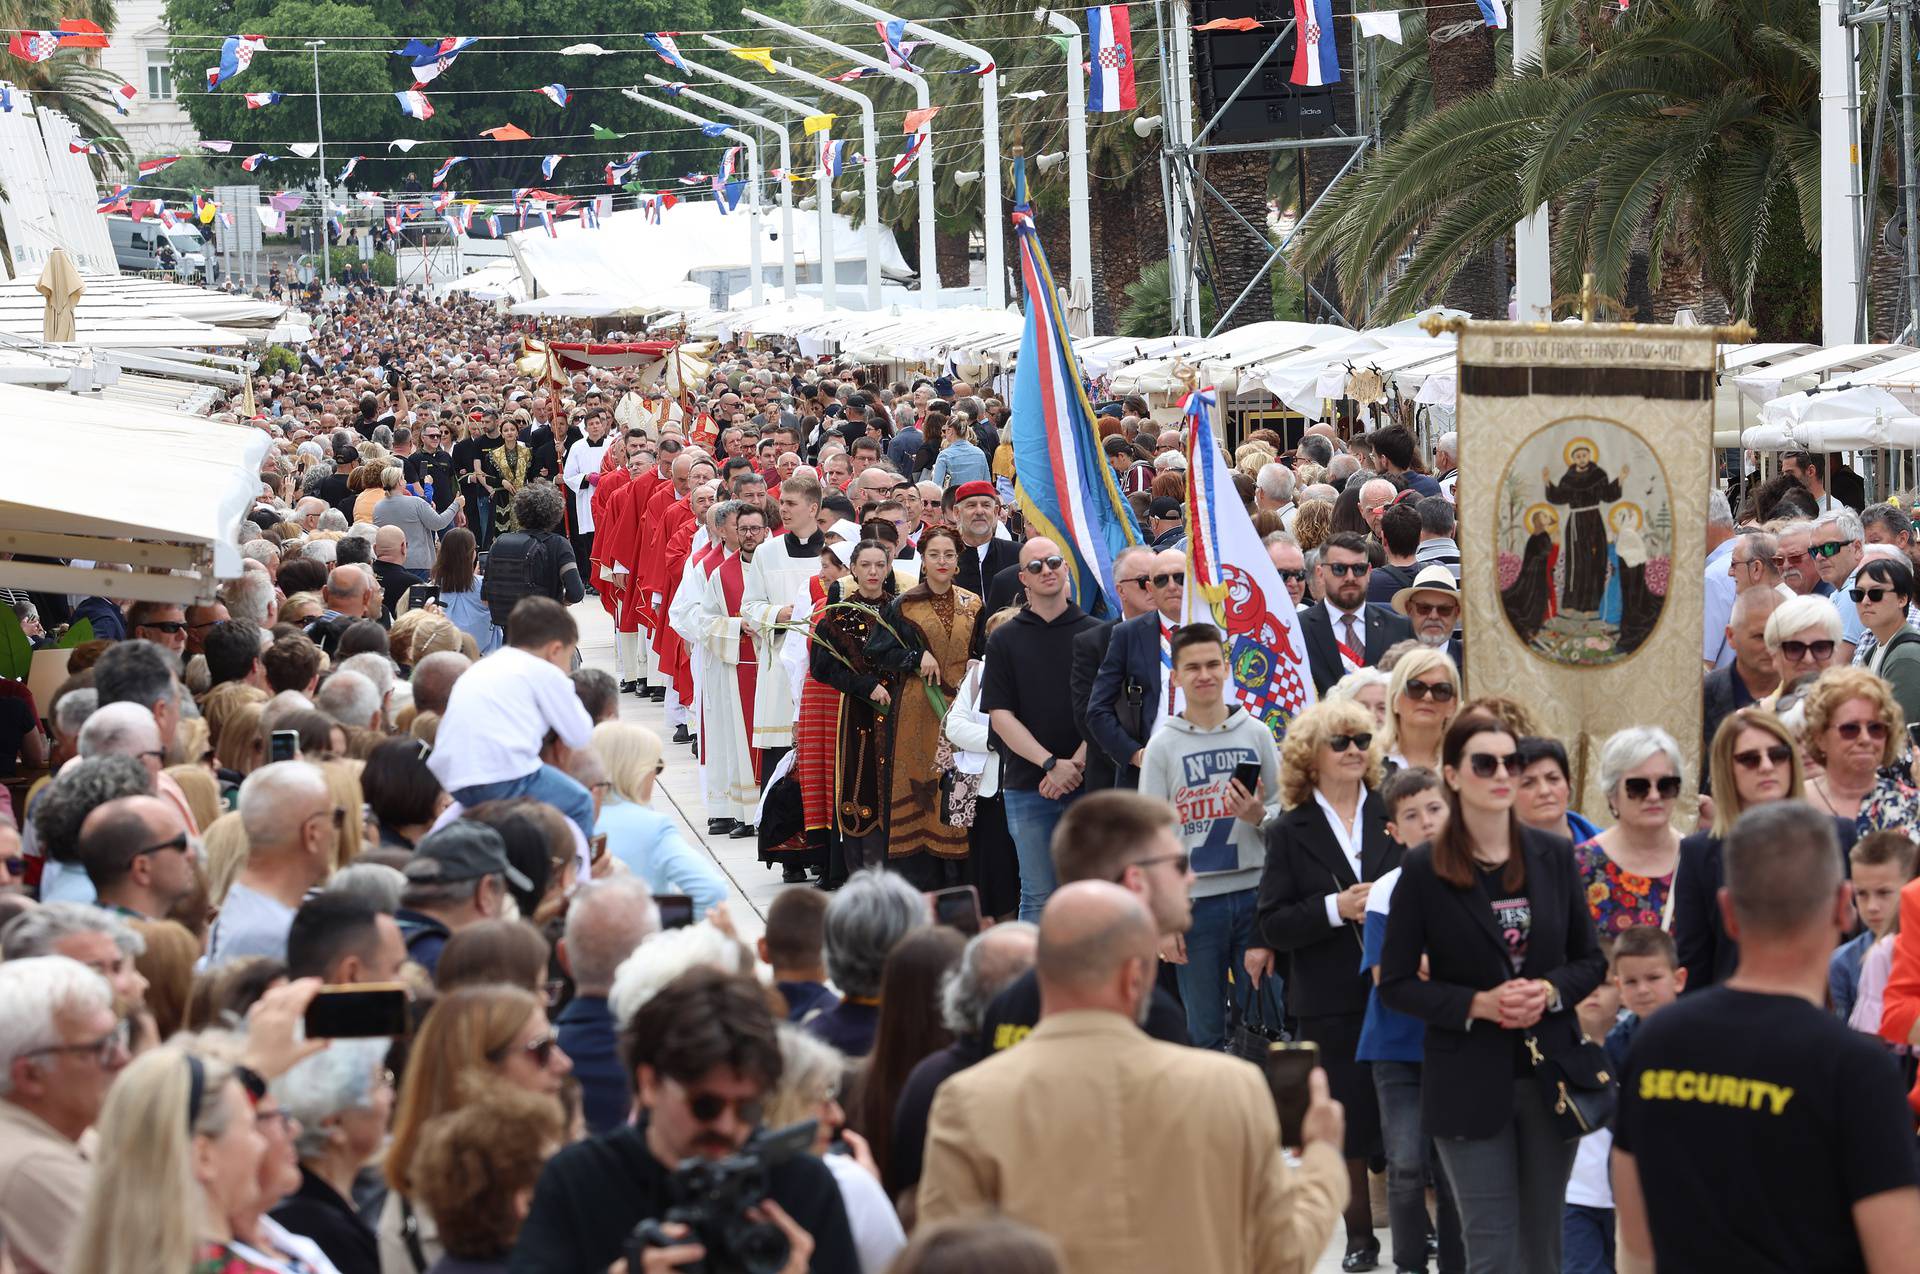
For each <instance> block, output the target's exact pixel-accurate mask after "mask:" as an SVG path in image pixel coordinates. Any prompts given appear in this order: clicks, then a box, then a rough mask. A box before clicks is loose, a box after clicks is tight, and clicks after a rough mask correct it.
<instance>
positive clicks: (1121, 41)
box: [1087, 4, 1139, 111]
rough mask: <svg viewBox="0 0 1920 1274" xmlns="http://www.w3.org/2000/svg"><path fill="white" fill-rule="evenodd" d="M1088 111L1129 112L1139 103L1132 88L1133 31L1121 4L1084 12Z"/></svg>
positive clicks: (1103, 6) (1097, 7) (1102, 6)
mask: <svg viewBox="0 0 1920 1274" xmlns="http://www.w3.org/2000/svg"><path fill="white" fill-rule="evenodd" d="M1087 47H1088V49H1090V50H1091V53H1092V55H1091V56H1090V57H1089V58H1088V59H1087V67H1088V72H1089V73H1088V76H1087V81H1088V83H1087V109H1088V110H1090V111H1130V110H1133V109H1134V107H1135V106H1137V105H1138V104H1139V102H1138V98H1137V97H1136V96H1135V94H1134V89H1133V30H1132V27H1131V25H1130V24H1129V23H1128V21H1127V6H1126V5H1124V4H1104V5H1096V6H1095V7H1093V8H1091V9H1088V10H1087Z"/></svg>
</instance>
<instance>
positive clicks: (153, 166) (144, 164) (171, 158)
mask: <svg viewBox="0 0 1920 1274" xmlns="http://www.w3.org/2000/svg"><path fill="white" fill-rule="evenodd" d="M179 162H180V156H178V155H162V156H161V157H160V158H158V159H146V160H142V161H141V163H140V175H141V176H142V177H151V176H153V175H154V174H155V173H157V172H162V171H164V170H166V169H168V168H171V167H173V166H174V165H175V164H177V163H179Z"/></svg>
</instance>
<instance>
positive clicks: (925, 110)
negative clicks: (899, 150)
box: [900, 106, 940, 133]
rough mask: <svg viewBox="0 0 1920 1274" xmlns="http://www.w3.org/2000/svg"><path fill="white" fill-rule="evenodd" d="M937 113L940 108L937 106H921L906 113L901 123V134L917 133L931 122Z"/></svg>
mask: <svg viewBox="0 0 1920 1274" xmlns="http://www.w3.org/2000/svg"><path fill="white" fill-rule="evenodd" d="M939 113H940V108H939V107H938V106H923V107H921V108H920V109H919V110H917V111H908V112H907V117H906V119H904V120H902V121H901V123H902V125H903V127H902V128H901V129H900V131H901V132H903V133H917V132H919V131H920V130H921V129H922V128H924V127H926V125H927V124H928V123H930V122H931V121H932V120H933V117H934V116H935V115H938V114H939Z"/></svg>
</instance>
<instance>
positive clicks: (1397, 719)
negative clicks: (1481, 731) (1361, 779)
mask: <svg viewBox="0 0 1920 1274" xmlns="http://www.w3.org/2000/svg"><path fill="white" fill-rule="evenodd" d="M1459 708H1460V670H1459V669H1458V668H1456V667H1454V665H1453V659H1452V657H1451V656H1449V655H1448V654H1447V652H1446V651H1444V650H1434V649H1431V648H1429V647H1424V646H1423V647H1421V648H1420V649H1418V650H1410V651H1408V652H1407V653H1405V654H1404V655H1401V656H1400V659H1399V661H1398V662H1397V663H1395V664H1394V665H1393V680H1392V681H1390V682H1389V683H1388V684H1387V728H1386V731H1385V733H1384V734H1383V735H1382V736H1381V739H1380V751H1381V753H1382V754H1383V755H1384V756H1385V758H1386V765H1387V771H1388V773H1392V772H1393V771H1394V770H1404V769H1408V768H1410V767H1412V766H1416V765H1417V766H1422V767H1424V768H1426V769H1429V770H1433V771H1435V772H1438V771H1439V769H1440V741H1441V740H1442V739H1443V738H1445V737H1446V734H1447V724H1448V722H1450V721H1452V720H1453V714H1454V713H1455V712H1457V711H1458V710H1459Z"/></svg>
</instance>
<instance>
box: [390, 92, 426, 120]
mask: <svg viewBox="0 0 1920 1274" xmlns="http://www.w3.org/2000/svg"><path fill="white" fill-rule="evenodd" d="M394 97H395V98H396V99H397V100H398V101H399V103H400V113H401V114H402V115H408V116H411V117H413V118H414V119H432V118H433V103H432V102H429V101H428V100H427V95H426V94H425V93H422V92H421V91H420V90H419V89H417V88H410V89H403V90H401V91H400V92H398V93H395V94H394Z"/></svg>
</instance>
